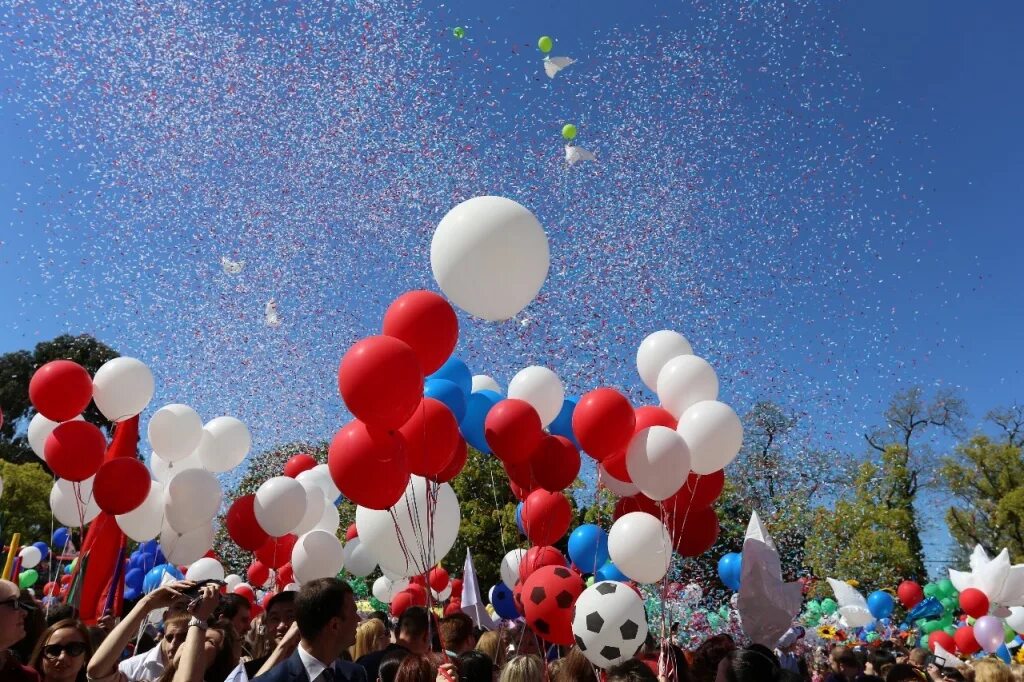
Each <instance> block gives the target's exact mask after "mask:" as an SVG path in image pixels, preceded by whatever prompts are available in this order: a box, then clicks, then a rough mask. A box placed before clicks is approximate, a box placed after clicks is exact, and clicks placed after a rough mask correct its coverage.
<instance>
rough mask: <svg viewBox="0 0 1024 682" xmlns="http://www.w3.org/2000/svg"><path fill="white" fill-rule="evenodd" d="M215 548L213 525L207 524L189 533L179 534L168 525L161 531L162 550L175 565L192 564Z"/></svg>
mask: <svg viewBox="0 0 1024 682" xmlns="http://www.w3.org/2000/svg"><path fill="white" fill-rule="evenodd" d="M211 547H213V524H212V523H205V524H203V525H201V526H199V527H198V528H193V529H192V530H190V531H188V532H187V533H179V532H177V531H175V530H174V529H173V528H171V527H170V526H168V525H166V524H165V525H164V527H163V530H161V531H160V550H161V551H162V552H163V553H164V556H165V557H167V561H169V562H170V563H172V564H175V565H178V566H180V565H183V564H191V563H192V562H193V561H196V560H198V559H199V558H200V557H201V556H203V555H204V554H206V553H207V552H209V551H210V548H211Z"/></svg>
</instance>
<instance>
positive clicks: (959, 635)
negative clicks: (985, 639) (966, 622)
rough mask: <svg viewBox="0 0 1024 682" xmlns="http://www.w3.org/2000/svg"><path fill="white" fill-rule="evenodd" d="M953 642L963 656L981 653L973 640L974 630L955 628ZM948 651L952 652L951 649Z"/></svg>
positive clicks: (979, 647) (968, 627) (966, 627)
mask: <svg viewBox="0 0 1024 682" xmlns="http://www.w3.org/2000/svg"><path fill="white" fill-rule="evenodd" d="M930 639H931V638H930V637H929V640H930ZM953 641H954V642H956V648H957V649H958V650H959V651H960V653H962V654H963V655H965V656H971V655H973V654H976V653H978V652H979V651H981V645H980V644H978V640H977V639H975V638H974V628H972V627H970V626H965V627H962V628H957V630H956V632H954V633H953ZM949 651H950V652H952V651H953V649H949Z"/></svg>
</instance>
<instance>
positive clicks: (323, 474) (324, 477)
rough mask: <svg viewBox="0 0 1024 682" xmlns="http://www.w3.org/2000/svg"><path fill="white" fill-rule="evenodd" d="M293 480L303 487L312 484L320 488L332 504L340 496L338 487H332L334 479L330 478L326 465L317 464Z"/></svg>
mask: <svg viewBox="0 0 1024 682" xmlns="http://www.w3.org/2000/svg"><path fill="white" fill-rule="evenodd" d="M295 480H296V481H298V482H299V483H301V484H302V485H304V486H305V485H307V484H312V485H315V486H316V487H318V488H320V490H322V491H323V493H324V497H326V498H327V499H328V500H330V502H331V503H332V504H333V503H334V501H335V500H336V499H338V497H339V496H340V495H341V491H340V490H338V486H336V485H334V479H333V478H331V471H330V469H328V468H327V465H326V464H317V465H316V466H315V467H313V468H312V469H307V470H305V471H303V472H302V473H301V474H299V475H298V476H296V477H295Z"/></svg>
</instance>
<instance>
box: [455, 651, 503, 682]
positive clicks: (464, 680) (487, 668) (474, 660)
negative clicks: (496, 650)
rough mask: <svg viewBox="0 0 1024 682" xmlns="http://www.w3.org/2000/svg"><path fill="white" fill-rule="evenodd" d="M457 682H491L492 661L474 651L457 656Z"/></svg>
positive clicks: (492, 674)
mask: <svg viewBox="0 0 1024 682" xmlns="http://www.w3.org/2000/svg"><path fill="white" fill-rule="evenodd" d="M456 664H457V665H458V668H459V682H491V681H492V680H493V679H494V661H492V660H491V657H490V656H488V655H487V654H485V653H484V652H482V651H477V650H476V649H474V650H472V651H466V652H463V653H461V654H459V657H458V659H456Z"/></svg>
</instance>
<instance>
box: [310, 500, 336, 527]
mask: <svg viewBox="0 0 1024 682" xmlns="http://www.w3.org/2000/svg"><path fill="white" fill-rule="evenodd" d="M324 502H325V503H324V513H323V514H321V515H320V520H319V521H318V522H317V524H316V527H317V528H318V529H320V530H325V531H327V532H328V533H337V532H338V528H339V527H341V516H340V515H339V514H338V508H337V507H335V506H334V503H333V502H327V501H326V499H325V500H324Z"/></svg>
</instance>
